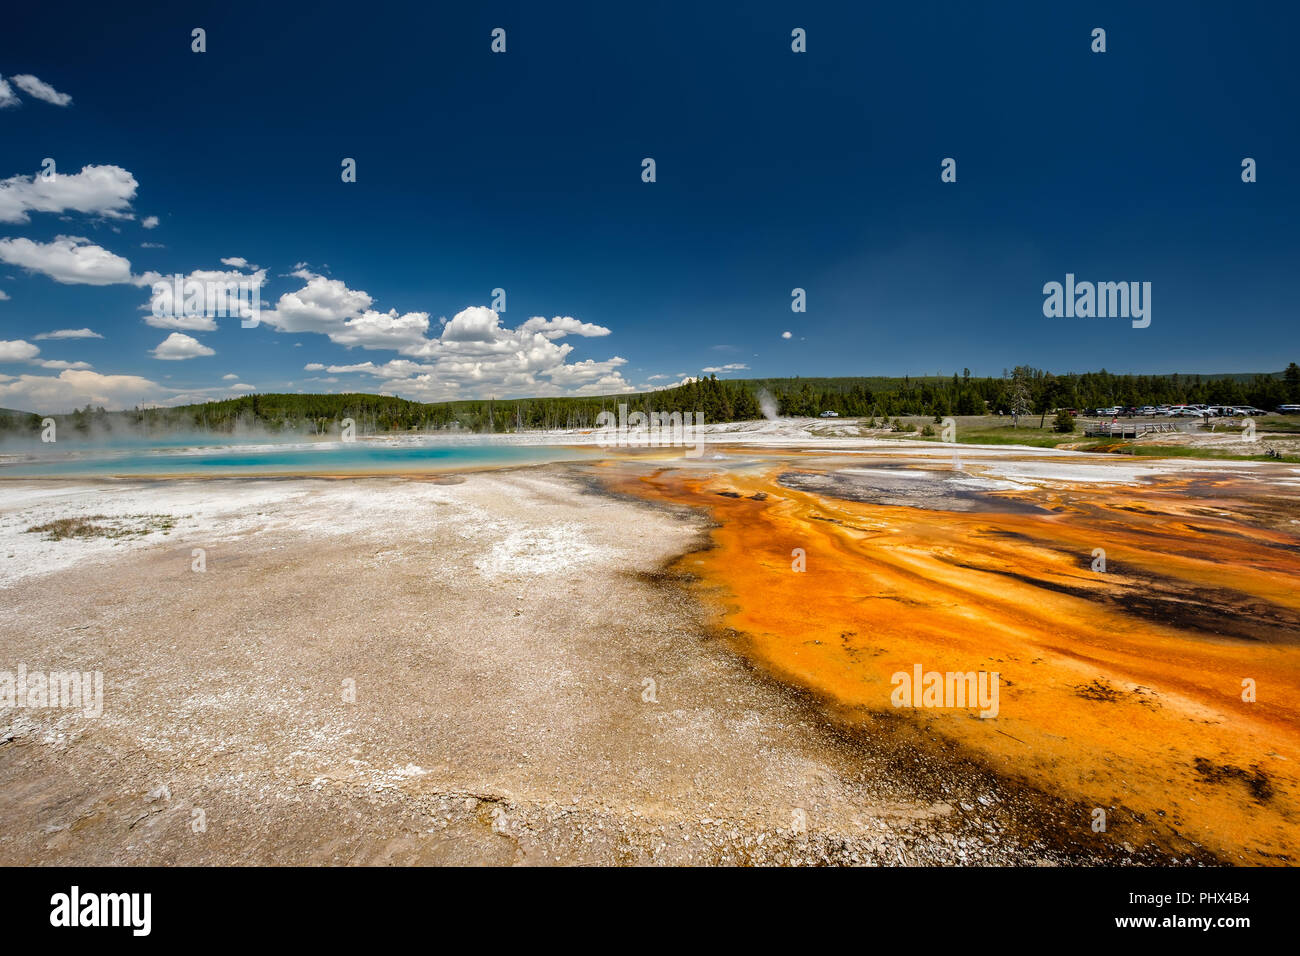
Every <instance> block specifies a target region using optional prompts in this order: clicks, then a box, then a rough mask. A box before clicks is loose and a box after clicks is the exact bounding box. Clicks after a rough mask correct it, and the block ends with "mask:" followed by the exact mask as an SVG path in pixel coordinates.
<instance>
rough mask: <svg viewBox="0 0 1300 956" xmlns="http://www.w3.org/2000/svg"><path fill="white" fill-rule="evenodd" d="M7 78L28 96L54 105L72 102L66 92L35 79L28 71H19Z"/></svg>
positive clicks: (66, 104)
mask: <svg viewBox="0 0 1300 956" xmlns="http://www.w3.org/2000/svg"><path fill="white" fill-rule="evenodd" d="M9 79H11V80H13V81H14V86H16V87H18V89H20V90H22V91H23V92H24V93H26V94H27V95H28V96H34V97H36V98H37V99H38V100H44V101H45V102H47V103H53V104H54V105H55V106H68V105H70V104H71V103H72V97H71V96H69V95H68V94H67V93H60V92H59V91H58V90H56V89H55V88H54V87H52V86H50V84H48V83H46V82H45V81H44V80H41V79H37V78H36V77H34V76H32V75H31V74H30V73H20V74H18V75H17V76H11V77H9Z"/></svg>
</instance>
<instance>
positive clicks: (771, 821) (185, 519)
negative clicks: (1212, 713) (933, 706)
mask: <svg viewBox="0 0 1300 956" xmlns="http://www.w3.org/2000/svg"><path fill="white" fill-rule="evenodd" d="M601 489H602V486H601V484H600V482H599V481H598V480H597V479H596V478H595V477H593V474H592V473H591V471H590V470H584V469H582V468H579V467H576V466H560V465H552V466H546V467H543V468H533V469H519V470H515V471H508V472H506V471H502V472H487V473H477V474H468V475H465V476H458V477H444V478H440V479H437V480H410V479H402V478H375V479H350V480H324V479H315V480H312V479H291V480H281V481H268V480H251V479H237V480H221V479H209V480H202V481H200V480H192V481H160V482H144V481H131V482H103V483H97V482H77V483H58V482H40V483H37V482H32V483H22V482H12V483H8V484H7V485H6V495H5V497H4V504H3V505H0V560H3V561H4V562H6V563H7V565H8V567H7V569H6V570H7V572H9V573H7V574H6V575H4V576H3V577H0V581H2V582H3V583H2V584H0V595H3V602H2V606H0V671H3V670H10V671H13V670H15V669H16V668H17V667H18V666H19V665H20V664H22V665H25V666H26V668H27V669H28V670H29V671H53V670H72V669H75V670H78V671H92V670H98V671H102V672H103V679H104V700H103V714H102V716H101V717H99V718H93V717H86V716H84V715H83V714H81V713H80V712H74V711H70V710H56V709H48V708H46V709H33V708H29V707H11V708H7V709H5V708H0V818H2V819H3V820H4V826H3V828H0V864H6V865H8V864H421V863H473V864H478V863H483V864H516V863H522V864H537V865H547V864H573V863H599V864H618V863H631V864H658V863H663V864H767V863H774V864H823V863H835V864H884V865H896V864H923V863H945V864H961V863H1055V862H1087V861H1103V860H1106V861H1115V862H1124V861H1127V860H1132V859H1134V858H1133V857H1132V856H1130V855H1129V853H1128V852H1127V851H1126V849H1125V848H1124V847H1122V846H1114V845H1111V844H1108V843H1104V842H1097V840H1096V836H1095V835H1094V834H1091V833H1090V832H1089V831H1088V828H1087V826H1086V819H1087V816H1086V811H1085V810H1082V809H1080V808H1073V807H1068V806H1064V805H1062V804H1059V803H1056V802H1053V801H1052V800H1050V799H1048V798H1046V797H1044V796H1042V795H1041V794H1038V793H1036V792H1034V791H1030V790H1026V789H1022V788H1017V787H1016V786H1014V785H1013V784H1011V783H1009V782H1007V781H1002V780H999V779H996V778H995V777H993V776H992V775H990V774H988V773H987V772H985V771H983V770H981V769H980V768H979V767H978V766H976V765H975V764H973V763H971V762H970V761H968V760H967V759H966V758H965V757H964V756H963V755H962V754H961V753H959V752H955V751H952V750H945V749H943V747H942V746H940V745H938V744H937V743H936V742H933V741H926V740H924V739H919V738H917V737H916V736H915V735H914V734H909V733H908V731H907V729H906V728H905V727H900V726H899V725H898V724H897V721H896V720H895V721H890V720H886V719H883V718H882V719H880V720H879V721H876V722H875V723H874V724H873V722H872V721H870V720H868V721H866V723H865V724H864V723H863V721H862V720H861V715H858V719H856V720H855V721H854V722H853V724H851V725H850V724H849V723H847V722H841V721H839V720H838V719H837V718H836V716H835V715H834V714H833V713H830V712H828V711H827V709H826V708H825V707H823V706H821V705H820V704H819V703H818V702H817V701H815V700H813V699H811V698H809V697H808V696H806V695H803V694H801V693H800V692H797V691H794V690H791V689H790V688H787V687H785V686H782V685H781V684H778V683H776V682H774V681H772V680H770V679H769V678H767V677H765V676H764V675H762V674H760V673H758V672H756V671H755V670H754V669H753V668H752V667H751V666H749V665H748V664H747V663H746V662H745V659H744V657H743V656H742V655H740V654H738V653H736V649H735V648H734V647H732V646H731V645H730V643H729V640H728V639H727V638H726V636H725V635H718V634H713V633H711V632H710V629H709V626H708V621H707V618H706V615H705V611H704V609H703V608H702V607H700V606H698V605H697V604H696V603H695V601H694V600H693V599H690V598H688V597H687V596H686V592H685V590H684V589H683V588H682V587H681V586H680V582H679V581H677V580H675V579H674V578H673V577H672V576H671V575H669V574H667V573H666V572H664V571H663V569H664V568H665V567H666V566H667V565H668V563H669V562H670V560H671V559H672V558H673V557H674V556H676V555H679V554H681V553H683V552H688V551H690V550H691V549H693V548H696V547H699V546H701V545H702V543H703V541H704V535H703V531H704V521H703V519H702V518H701V516H700V515H699V513H697V512H694V511H688V510H685V509H678V508H673V507H667V506H655V505H652V504H647V503H645V502H640V501H633V500H630V499H626V498H622V497H618V496H614V495H610V494H608V493H605V492H604V491H603V490H601ZM141 515H144V516H152V517H150V518H149V520H148V521H145V522H143V523H141V522H140V521H139V519H138V518H132V516H141ZM160 515H162V516H169V517H170V519H171V520H169V521H167V520H162V519H160V518H158V517H157V516H160ZM88 516H95V517H97V518H98V519H99V524H100V525H101V526H102V525H105V524H107V525H109V526H111V527H117V525H115V524H114V523H113V522H114V519H115V518H117V519H120V521H119V522H118V524H121V525H122V527H123V528H125V529H126V531H124V532H123V533H122V534H120V535H116V536H113V537H111V538H110V539H108V540H96V539H93V538H92V539H85V538H65V539H62V540H55V541H49V540H46V538H47V537H48V536H42V535H41V534H38V533H34V532H30V531H28V530H27V528H30V527H36V526H40V525H42V524H46V523H48V522H50V521H51V520H55V519H58V518H69V517H74V518H75V517H88ZM132 521H135V524H134V525H133V524H132V523H131V522H132ZM132 529H135V530H142V533H126V532H127V531H131V530H132ZM196 549H202V553H203V557H202V561H201V562H198V558H197V556H196V554H195V550H196ZM196 563H202V564H203V567H204V569H203V570H195V567H196ZM1063 824H1064V825H1063ZM1063 832H1068V833H1077V834H1078V837H1077V839H1073V838H1072V839H1070V840H1063V839H1062V838H1061V837H1060V835H1059V834H1061V833H1063ZM1049 833H1050V834H1054V835H1053V836H1052V837H1050V838H1047V837H1046V836H1045V834H1049Z"/></svg>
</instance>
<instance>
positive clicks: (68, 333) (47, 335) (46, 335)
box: [32, 329, 103, 341]
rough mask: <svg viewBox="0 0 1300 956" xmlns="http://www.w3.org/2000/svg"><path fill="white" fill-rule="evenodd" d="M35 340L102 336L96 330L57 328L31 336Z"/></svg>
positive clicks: (95, 337) (97, 337) (96, 337)
mask: <svg viewBox="0 0 1300 956" xmlns="http://www.w3.org/2000/svg"><path fill="white" fill-rule="evenodd" d="M32 337H33V338H34V339H36V340H37V341H40V340H41V339H102V338H103V336H102V335H100V334H99V333H98V332H92V331H91V330H90V329H57V330H55V331H53V332H42V333H41V334H40V335H35V336H32Z"/></svg>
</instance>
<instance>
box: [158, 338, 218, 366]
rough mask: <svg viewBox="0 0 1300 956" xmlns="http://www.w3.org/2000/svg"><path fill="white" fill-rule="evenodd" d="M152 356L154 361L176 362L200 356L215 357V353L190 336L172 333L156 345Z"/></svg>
mask: <svg viewBox="0 0 1300 956" xmlns="http://www.w3.org/2000/svg"><path fill="white" fill-rule="evenodd" d="M152 354H153V357H154V358H156V359H162V360H164V361H168V362H177V361H180V360H182V359H192V358H199V357H200V356H204V355H216V354H217V353H216V352H215V351H213V350H212V349H210V348H208V347H207V346H206V345H204V344H203V343H202V342H200V341H199V340H198V339H196V338H194V337H193V336H191V335H186V334H185V333H184V332H173V333H172V334H171V335H169V336H167V338H165V339H163V340H162V341H161V342H159V343H158V346H157V347H156V348H155V349H154V350H153V353H152Z"/></svg>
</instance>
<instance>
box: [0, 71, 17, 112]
mask: <svg viewBox="0 0 1300 956" xmlns="http://www.w3.org/2000/svg"><path fill="white" fill-rule="evenodd" d="M17 105H18V94H17V93H15V92H14V88H13V87H12V86H10V85H9V83H8V81H7V80H5V78H4V77H3V76H0V110H2V109H5V108H6V107H9V106H17Z"/></svg>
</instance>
